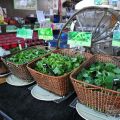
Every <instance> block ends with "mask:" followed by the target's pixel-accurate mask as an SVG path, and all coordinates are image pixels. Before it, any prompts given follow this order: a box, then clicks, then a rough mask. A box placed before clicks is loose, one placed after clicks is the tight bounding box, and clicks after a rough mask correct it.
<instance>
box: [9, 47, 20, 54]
mask: <svg viewBox="0 0 120 120" xmlns="http://www.w3.org/2000/svg"><path fill="white" fill-rule="evenodd" d="M17 51H20V48H19V47H16V48H12V49H10V53H15V52H17Z"/></svg>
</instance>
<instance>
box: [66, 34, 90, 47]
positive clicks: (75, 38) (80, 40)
mask: <svg viewBox="0 0 120 120" xmlns="http://www.w3.org/2000/svg"><path fill="white" fill-rule="evenodd" d="M91 38H92V33H90V32H69V33H68V44H69V45H70V46H71V47H77V46H88V47H90V46H91Z"/></svg>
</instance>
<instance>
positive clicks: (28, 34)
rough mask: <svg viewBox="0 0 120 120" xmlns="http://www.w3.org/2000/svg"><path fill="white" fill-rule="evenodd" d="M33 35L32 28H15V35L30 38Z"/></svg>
mask: <svg viewBox="0 0 120 120" xmlns="http://www.w3.org/2000/svg"><path fill="white" fill-rule="evenodd" d="M32 36H33V30H31V29H25V28H21V29H17V37H19V38H24V39H32Z"/></svg>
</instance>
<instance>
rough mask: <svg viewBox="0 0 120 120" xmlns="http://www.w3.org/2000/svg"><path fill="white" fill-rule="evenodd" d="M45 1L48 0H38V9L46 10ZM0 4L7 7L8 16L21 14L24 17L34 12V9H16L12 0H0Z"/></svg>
mask: <svg viewBox="0 0 120 120" xmlns="http://www.w3.org/2000/svg"><path fill="white" fill-rule="evenodd" d="M47 1H48V0H38V4H37V5H38V9H39V10H45V11H47V4H46V3H47ZM0 6H1V7H3V8H7V14H8V16H10V17H13V16H21V17H25V16H27V15H29V14H31V13H33V14H35V10H17V9H14V0H0Z"/></svg>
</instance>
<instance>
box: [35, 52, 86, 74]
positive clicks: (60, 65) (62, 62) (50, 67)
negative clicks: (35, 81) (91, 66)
mask: <svg viewBox="0 0 120 120" xmlns="http://www.w3.org/2000/svg"><path fill="white" fill-rule="evenodd" d="M84 60H85V57H84V56H83V55H79V56H76V57H69V56H63V55H61V54H55V53H52V54H51V55H50V56H48V57H45V58H42V60H40V61H38V62H37V63H36V66H35V68H34V69H35V70H37V71H39V72H42V73H44V74H48V75H53V76H61V75H64V74H65V73H69V72H71V71H72V70H73V69H74V68H76V67H78V66H79V65H80V64H81V63H82V62H83V61H84Z"/></svg>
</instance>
